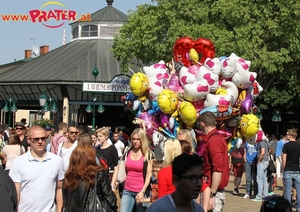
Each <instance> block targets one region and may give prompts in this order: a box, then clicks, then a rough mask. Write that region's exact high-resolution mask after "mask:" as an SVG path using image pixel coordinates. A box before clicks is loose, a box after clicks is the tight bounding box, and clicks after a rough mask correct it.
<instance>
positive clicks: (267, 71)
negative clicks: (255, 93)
mask: <svg viewBox="0 0 300 212" xmlns="http://www.w3.org/2000/svg"><path fill="white" fill-rule="evenodd" d="M182 36H189V37H191V38H193V39H197V38H199V37H205V38H208V39H210V40H211V41H212V42H213V43H214V45H215V47H216V55H217V57H220V56H223V55H225V56H229V55H230V54H231V53H232V52H234V53H236V54H237V55H238V56H240V57H242V58H244V59H246V60H250V61H251V62H252V64H251V67H250V71H254V72H257V74H258V77H257V80H258V82H259V83H260V84H261V85H262V86H263V88H264V92H263V93H262V95H261V96H260V97H259V99H258V100H257V101H258V102H259V103H260V104H261V107H262V108H264V109H267V108H268V107H270V106H271V107H278V106H284V107H285V108H290V107H294V106H295V104H294V103H295V102H296V100H298V99H299V97H300V85H299V83H298V79H300V78H299V77H300V72H299V71H298V67H299V65H300V1H298V0H286V1H280V0H253V1H249V0H215V1H211V0H190V1H186V0H177V1H174V0H153V2H152V4H144V5H140V6H138V8H137V10H136V11H132V12H130V14H129V22H128V24H126V25H124V26H123V27H122V28H121V30H120V34H119V35H117V36H116V37H115V44H114V46H113V49H112V51H113V53H114V55H115V57H116V58H117V59H118V60H119V61H122V65H123V67H124V68H125V69H126V68H127V67H128V66H130V65H131V63H130V62H131V61H132V59H133V58H136V59H138V60H139V61H140V63H141V64H151V63H153V62H158V61H160V60H165V61H169V60H171V58H172V51H173V49H172V48H173V44H174V42H175V41H176V39H178V38H179V37H182Z"/></svg>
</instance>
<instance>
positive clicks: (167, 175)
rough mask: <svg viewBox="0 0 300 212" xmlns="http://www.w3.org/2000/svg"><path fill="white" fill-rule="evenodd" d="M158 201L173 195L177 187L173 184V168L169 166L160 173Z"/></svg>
mask: <svg viewBox="0 0 300 212" xmlns="http://www.w3.org/2000/svg"><path fill="white" fill-rule="evenodd" d="M157 181H158V199H159V198H161V197H163V196H165V195H167V194H172V193H173V192H174V191H175V186H174V185H173V183H172V166H167V167H164V168H162V169H161V170H159V172H158V178H157Z"/></svg>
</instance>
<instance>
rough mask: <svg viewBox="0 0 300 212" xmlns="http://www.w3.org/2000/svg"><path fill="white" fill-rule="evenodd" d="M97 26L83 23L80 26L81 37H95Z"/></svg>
mask: <svg viewBox="0 0 300 212" xmlns="http://www.w3.org/2000/svg"><path fill="white" fill-rule="evenodd" d="M97 36H98V26H97V25H85V26H82V27H81V37H97Z"/></svg>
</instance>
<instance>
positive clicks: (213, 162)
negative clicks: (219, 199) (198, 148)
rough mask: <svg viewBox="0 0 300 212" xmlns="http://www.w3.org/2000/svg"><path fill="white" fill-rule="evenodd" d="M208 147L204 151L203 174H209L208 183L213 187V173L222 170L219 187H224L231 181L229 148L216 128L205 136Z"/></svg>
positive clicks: (204, 139)
mask: <svg viewBox="0 0 300 212" xmlns="http://www.w3.org/2000/svg"><path fill="white" fill-rule="evenodd" d="M203 141H204V143H205V144H206V148H205V150H204V153H203V174H204V175H206V176H208V179H207V182H206V183H207V184H208V185H209V187H211V180H212V173H213V172H222V173H223V175H222V179H221V182H220V184H219V187H218V189H224V188H225V187H226V186H227V184H228V181H229V162H228V149H227V144H226V141H225V140H224V138H223V136H221V135H219V134H218V133H217V130H216V129H214V130H212V131H210V132H209V133H208V134H207V135H206V136H205V137H204V138H203Z"/></svg>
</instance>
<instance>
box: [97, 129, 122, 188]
mask: <svg viewBox="0 0 300 212" xmlns="http://www.w3.org/2000/svg"><path fill="white" fill-rule="evenodd" d="M96 135H97V138H98V141H99V143H100V147H99V148H97V149H96V155H97V157H98V158H101V157H103V158H104V159H105V160H107V163H108V166H109V177H110V180H111V186H112V190H113V191H115V187H114V184H115V182H116V178H117V173H118V162H119V158H118V152H117V149H116V148H115V146H114V145H111V144H109V143H108V137H109V130H108V129H107V127H102V128H100V129H97V130H96Z"/></svg>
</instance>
